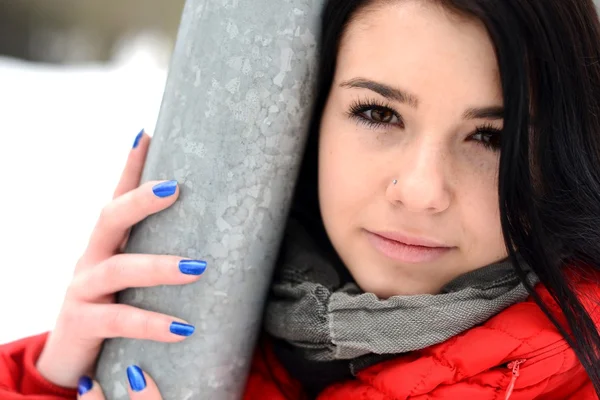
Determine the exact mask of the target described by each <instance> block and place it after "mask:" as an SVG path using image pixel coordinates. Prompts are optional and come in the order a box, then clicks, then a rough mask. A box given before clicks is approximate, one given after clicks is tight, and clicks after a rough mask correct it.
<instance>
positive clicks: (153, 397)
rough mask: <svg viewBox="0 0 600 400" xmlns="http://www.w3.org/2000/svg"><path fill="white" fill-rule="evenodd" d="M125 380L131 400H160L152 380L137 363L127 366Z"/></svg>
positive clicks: (160, 397)
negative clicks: (127, 383)
mask: <svg viewBox="0 0 600 400" xmlns="http://www.w3.org/2000/svg"><path fill="white" fill-rule="evenodd" d="M127 380H128V381H129V390H128V392H129V398H130V399H131V400H162V396H161V395H160V392H159V391H158V387H157V386H156V383H155V382H154V380H153V379H152V378H151V377H150V375H148V374H147V373H145V372H144V371H142V369H141V368H140V367H138V366H137V365H130V366H129V367H128V368H127ZM94 400H95V399H94Z"/></svg>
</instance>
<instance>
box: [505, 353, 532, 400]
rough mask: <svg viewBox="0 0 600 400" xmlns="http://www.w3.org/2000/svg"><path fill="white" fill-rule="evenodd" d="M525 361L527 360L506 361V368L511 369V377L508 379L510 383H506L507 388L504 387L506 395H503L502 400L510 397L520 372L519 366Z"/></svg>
mask: <svg viewBox="0 0 600 400" xmlns="http://www.w3.org/2000/svg"><path fill="white" fill-rule="evenodd" d="M525 361H527V360H515V361H512V362H510V363H508V365H507V367H508V369H511V370H512V378H511V380H510V384H509V385H508V389H506V396H505V397H504V400H508V399H510V396H511V395H512V392H513V390H514V388H515V383H516V382H517V378H518V377H519V374H520V372H519V370H520V368H521V364H523V363H524V362H525Z"/></svg>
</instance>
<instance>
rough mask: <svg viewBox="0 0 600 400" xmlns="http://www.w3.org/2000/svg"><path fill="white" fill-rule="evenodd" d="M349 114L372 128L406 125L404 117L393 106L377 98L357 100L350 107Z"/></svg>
mask: <svg viewBox="0 0 600 400" xmlns="http://www.w3.org/2000/svg"><path fill="white" fill-rule="evenodd" d="M348 116H349V117H350V118H353V119H355V120H357V121H358V122H360V123H362V124H365V125H367V126H368V127H371V128H381V127H389V126H392V125H396V126H400V127H404V123H403V122H402V119H401V118H400V116H399V115H398V113H397V112H396V111H395V110H394V109H393V108H392V107H391V106H389V105H387V104H383V103H380V102H378V101H375V100H369V101H357V102H356V103H354V104H353V105H352V106H351V107H350V110H349V112H348Z"/></svg>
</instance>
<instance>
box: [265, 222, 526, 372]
mask: <svg viewBox="0 0 600 400" xmlns="http://www.w3.org/2000/svg"><path fill="white" fill-rule="evenodd" d="M285 246H286V247H285V253H283V254H282V257H281V258H280V265H278V269H277V271H276V276H275V279H274V281H273V285H272V293H271V296H270V298H269V300H268V303H267V307H266V310H265V329H266V331H267V332H268V333H269V334H271V335H272V336H274V337H275V338H279V339H282V340H284V341H285V342H287V343H289V344H290V345H292V346H293V347H294V348H295V350H296V351H299V352H300V353H301V354H302V357H303V358H304V359H306V360H311V361H320V362H327V361H334V360H349V361H350V365H349V366H350V369H351V370H352V371H353V373H355V372H356V370H357V369H362V368H364V367H366V366H369V365H371V364H373V363H375V362H377V361H378V360H381V359H385V358H386V357H387V358H389V357H390V355H397V354H400V353H406V352H410V351H413V350H419V349H423V348H426V347H429V346H431V345H434V344H437V343H441V342H444V341H446V340H448V339H449V338H451V337H453V336H455V335H457V334H459V333H461V332H464V331H466V330H468V329H470V328H472V327H474V326H476V325H478V324H481V323H483V322H484V321H486V320H487V319H489V318H490V317H492V316H494V315H496V314H497V313H499V312H500V311H502V310H503V309H505V308H506V307H508V306H510V305H513V304H515V303H517V302H520V301H523V300H525V299H526V298H527V297H528V295H529V294H528V292H527V290H526V289H525V287H524V285H523V284H522V283H521V281H520V279H519V277H518V276H517V274H516V272H515V271H514V270H513V267H512V265H511V263H510V262H508V261H506V262H500V263H497V264H492V265H489V266H486V267H483V268H480V269H478V270H475V271H473V272H469V273H467V274H464V275H462V276H460V277H458V278H456V279H455V280H453V281H452V282H450V283H449V284H447V285H446V286H445V287H444V288H443V290H442V292H441V293H440V294H437V295H429V294H424V295H411V296H393V297H390V298H389V299H386V300H380V299H378V298H377V297H376V296H375V295H374V294H372V293H364V292H362V291H361V290H360V289H359V287H358V286H357V285H356V284H355V283H354V282H343V280H342V279H341V277H340V274H339V273H338V271H337V270H336V268H335V267H334V266H333V265H332V263H331V262H329V261H328V260H326V259H325V257H323V256H322V255H320V254H319V251H318V249H317V247H316V245H315V243H314V242H313V241H312V239H311V237H310V236H309V234H308V233H307V232H306V231H305V230H304V229H303V228H302V227H301V225H300V224H298V223H297V222H295V221H293V220H291V219H290V221H289V222H288V226H287V230H286V238H285ZM522 265H524V264H522ZM526 272H527V281H528V282H529V284H530V285H532V286H533V285H535V284H536V283H537V282H538V278H537V276H536V275H535V273H534V272H533V271H531V269H530V268H526Z"/></svg>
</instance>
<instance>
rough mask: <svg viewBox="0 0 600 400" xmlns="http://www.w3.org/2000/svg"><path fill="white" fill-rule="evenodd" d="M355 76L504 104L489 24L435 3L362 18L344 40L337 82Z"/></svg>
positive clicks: (377, 10)
mask: <svg viewBox="0 0 600 400" xmlns="http://www.w3.org/2000/svg"><path fill="white" fill-rule="evenodd" d="M354 76H367V77H368V78H372V79H376V80H379V81H384V82H386V83H389V84H398V85H400V86H402V87H403V88H405V89H407V90H410V91H411V92H415V93H418V92H423V91H425V92H426V91H427V90H429V89H432V90H440V89H442V90H453V91H454V92H455V93H457V92H459V93H464V94H465V95H468V96H470V97H471V100H472V101H476V100H477V99H476V98H477V97H479V98H481V99H482V100H481V101H486V102H487V101H490V97H494V98H498V99H501V98H502V96H501V85H500V76H499V71H498V66H497V61H496V55H495V52H494V47H493V44H492V42H491V40H490V38H489V36H488V34H487V31H486V29H485V26H484V25H483V23H481V22H480V21H478V20H476V19H473V18H467V17H463V16H458V15H456V14H455V13H453V12H450V11H448V10H446V9H444V8H443V7H441V6H439V5H437V4H435V3H431V2H423V1H413V0H407V1H402V2H400V1H398V2H392V3H390V4H381V5H378V6H377V7H372V8H370V9H368V10H366V12H361V13H359V14H358V15H357V16H356V17H355V19H354V20H353V21H352V22H351V23H350V25H349V26H348V28H347V30H346V31H345V32H344V35H343V37H342V40H341V45H340V49H339V54H338V63H337V69H336V81H338V80H344V79H350V78H352V77H354ZM477 92H479V93H481V94H480V95H478V94H477ZM473 96H475V97H476V98H475V99H473V98H472V97H473Z"/></svg>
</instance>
